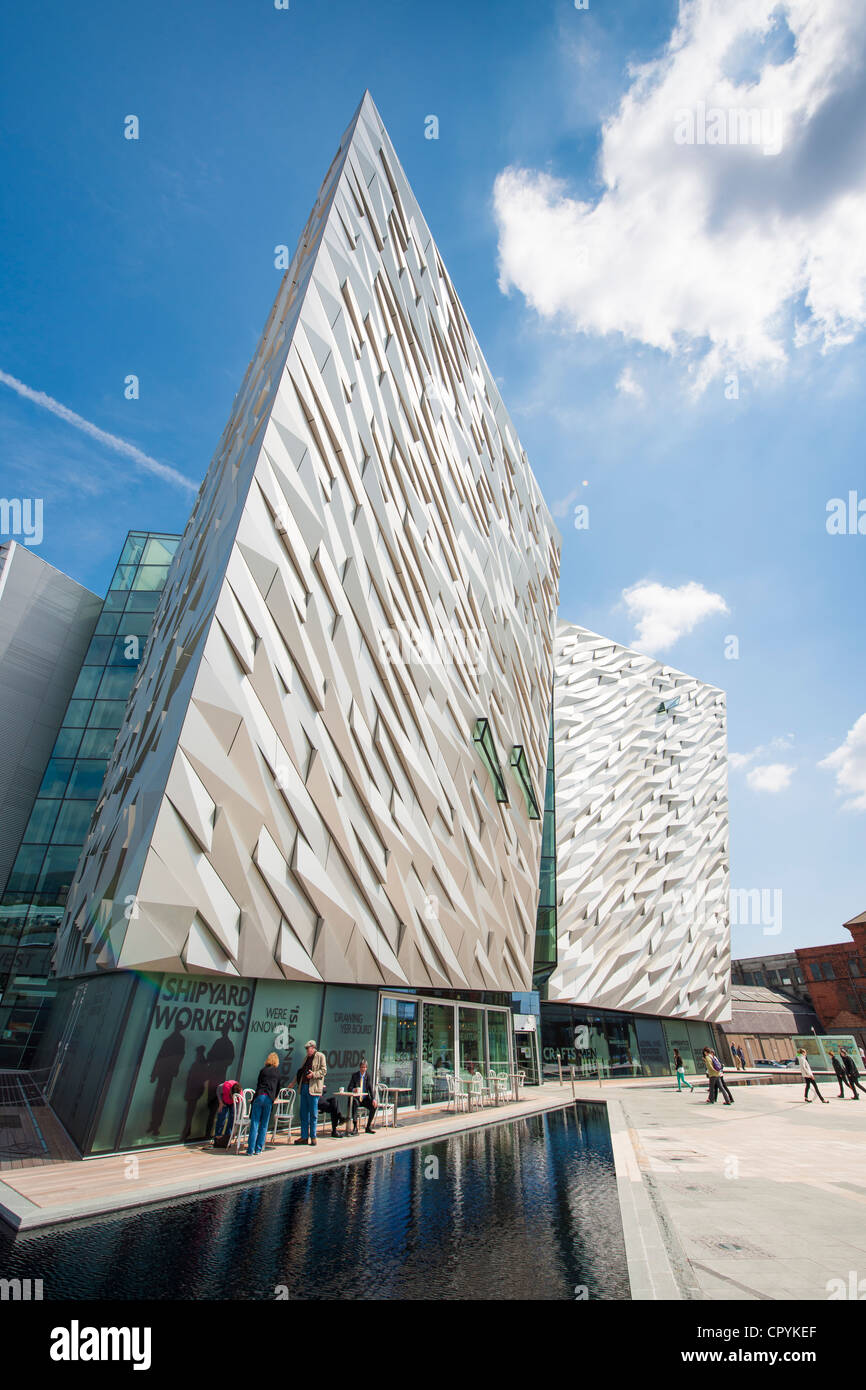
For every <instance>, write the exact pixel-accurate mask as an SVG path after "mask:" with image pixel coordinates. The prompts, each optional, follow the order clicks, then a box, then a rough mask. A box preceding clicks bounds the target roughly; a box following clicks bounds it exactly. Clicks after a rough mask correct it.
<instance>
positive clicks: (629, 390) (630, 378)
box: [616, 367, 646, 401]
mask: <svg viewBox="0 0 866 1390" xmlns="http://www.w3.org/2000/svg"><path fill="white" fill-rule="evenodd" d="M616 389H617V391H618V392H619V394H620V395H621V396H633V397H634V399H635V400H636V401H643V400H644V399H645V398H646V393H645V392H644V389H643V387H642V386H641V384H640V382H639V381H638V380H637V378H636V377H635V374H634V372H633V371H632V369H631V367H624V368H623V370H622V371H621V372H620V376H619V381H618V382H617V383H616Z"/></svg>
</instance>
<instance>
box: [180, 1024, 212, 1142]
mask: <svg viewBox="0 0 866 1390" xmlns="http://www.w3.org/2000/svg"><path fill="white" fill-rule="evenodd" d="M208 1069H209V1063H208V1060H207V1057H206V1056H205V1050H204V1047H203V1046H201V1047H197V1048H196V1050H195V1061H194V1062H193V1064H192V1066H191V1067H190V1069H189V1071H188V1072H187V1077H186V1089H185V1090H184V1093H183V1098H184V1100H185V1101H186V1120H185V1122H184V1126H183V1133H182V1134H181V1136H180V1138H181V1142H182V1143H183V1141H184V1140H186V1139H188V1138H189V1136H190V1131H191V1129H192V1120H193V1116H194V1115H195V1108H196V1106H197V1105H198V1103H199V1101H200V1100H201V1097H202V1092H203V1090H204V1088H205V1086H206V1085H207V1080H208Z"/></svg>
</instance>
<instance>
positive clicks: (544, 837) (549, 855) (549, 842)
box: [533, 701, 556, 998]
mask: <svg viewBox="0 0 866 1390" xmlns="http://www.w3.org/2000/svg"><path fill="white" fill-rule="evenodd" d="M555 774H556V763H555V747H554V742H553V702H552V701H551V707H550V735H549V738H548V743H547V776H546V780H545V784H544V816H543V819H542V823H541V876H540V879H539V885H538V911H537V914H536V922H535V959H534V963H533V986H534V988H535V989H537V990H539V991H540V992H541V996H542V998H543V997H544V991H545V989H546V986H547V980H548V978H549V976H550V972H551V971H552V969H553V967H554V966H555V965H556V793H555V789H554V783H555V781H556V775H555Z"/></svg>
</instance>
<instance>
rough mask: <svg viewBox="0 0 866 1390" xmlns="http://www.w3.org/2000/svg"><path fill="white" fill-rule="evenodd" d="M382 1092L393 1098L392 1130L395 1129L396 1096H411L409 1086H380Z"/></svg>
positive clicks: (397, 1103) (397, 1102)
mask: <svg viewBox="0 0 866 1390" xmlns="http://www.w3.org/2000/svg"><path fill="white" fill-rule="evenodd" d="M382 1090H383V1091H387V1092H388V1095H389V1096H393V1097H394V1128H395V1129H396V1128H397V1106H398V1105H399V1101H398V1096H402V1095H406V1096H409V1095H411V1094H412V1087H411V1086H384V1085H383V1086H382Z"/></svg>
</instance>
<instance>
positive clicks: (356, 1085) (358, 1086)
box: [349, 1058, 376, 1134]
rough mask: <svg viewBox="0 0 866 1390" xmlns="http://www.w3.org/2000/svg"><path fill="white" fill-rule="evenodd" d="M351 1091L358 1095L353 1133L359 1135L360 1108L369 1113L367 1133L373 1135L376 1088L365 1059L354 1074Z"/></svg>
mask: <svg viewBox="0 0 866 1390" xmlns="http://www.w3.org/2000/svg"><path fill="white" fill-rule="evenodd" d="M349 1090H350V1091H357V1093H358V1094H357V1097H356V1098H355V1099H354V1100H353V1101H352V1133H353V1134H357V1133H358V1108H359V1106H360V1107H363V1109H364V1110H367V1111H369V1117H368V1119H367V1133H368V1134H372V1133H373V1120H374V1119H375V1117H376V1087H375V1086H374V1085H373V1078H372V1076H371V1075H370V1073H369V1072H368V1070H367V1063H366V1060H364V1059H363V1058H362V1060H361V1064H360V1066H359V1068H358V1070H357V1071H355V1072H353V1073H352V1080H351V1081H350V1082H349Z"/></svg>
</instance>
